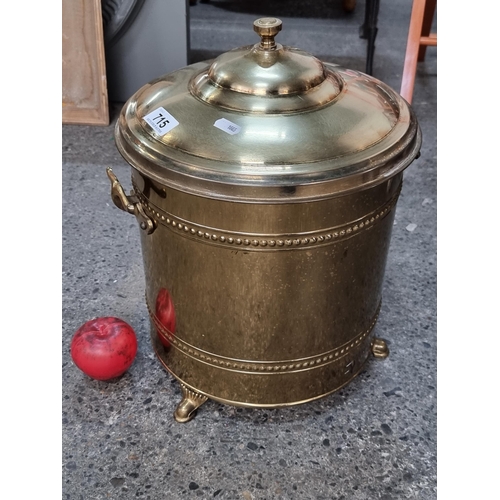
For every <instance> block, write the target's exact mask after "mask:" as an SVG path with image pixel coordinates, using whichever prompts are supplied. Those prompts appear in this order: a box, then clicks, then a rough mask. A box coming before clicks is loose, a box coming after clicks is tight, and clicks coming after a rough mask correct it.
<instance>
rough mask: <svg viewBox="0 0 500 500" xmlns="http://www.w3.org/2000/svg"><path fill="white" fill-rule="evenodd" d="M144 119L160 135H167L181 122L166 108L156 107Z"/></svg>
mask: <svg viewBox="0 0 500 500" xmlns="http://www.w3.org/2000/svg"><path fill="white" fill-rule="evenodd" d="M144 121H145V122H146V123H148V124H149V125H151V127H153V129H154V131H155V132H157V133H158V134H160V135H165V134H166V133H167V132H170V131H171V130H172V129H173V128H175V127H177V125H179V122H178V121H177V120H176V119H175V118H174V117H173V116H172V115H171V114H170V113H169V112H168V111H167V110H166V109H165V108H156V109H155V110H154V111H152V112H151V113H149V114H148V115H146V116H145V117H144Z"/></svg>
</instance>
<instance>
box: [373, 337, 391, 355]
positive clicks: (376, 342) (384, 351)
mask: <svg viewBox="0 0 500 500" xmlns="http://www.w3.org/2000/svg"><path fill="white" fill-rule="evenodd" d="M372 353H373V355H374V356H375V357H376V358H382V359H383V358H387V356H389V347H387V343H386V341H385V340H383V339H373V342H372Z"/></svg>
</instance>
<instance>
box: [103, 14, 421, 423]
mask: <svg viewBox="0 0 500 500" xmlns="http://www.w3.org/2000/svg"><path fill="white" fill-rule="evenodd" d="M254 29H255V31H256V32H257V34H259V35H260V36H261V41H260V43H256V44H255V45H249V46H246V47H241V48H239V49H235V50H233V51H230V52H228V53H225V54H222V55H220V56H219V57H218V58H216V59H215V60H214V61H206V62H204V63H199V64H194V65H191V66H188V67H186V68H183V69H181V70H178V71H176V72H174V73H172V74H170V75H166V76H164V77H162V78H159V79H157V80H155V81H153V82H151V83H150V84H148V85H145V86H144V87H143V88H142V89H140V90H139V91H138V92H137V93H136V94H135V95H134V96H132V97H131V98H130V99H129V101H128V102H127V103H126V105H125V106H124V108H123V110H122V113H121V115H120V119H119V121H118V123H117V126H116V132H115V137H116V144H117V147H118V149H119V151H120V152H121V154H122V155H123V157H124V158H125V159H126V160H127V161H128V162H129V163H130V164H131V165H132V167H133V169H132V185H133V191H132V193H131V195H130V196H126V195H125V193H124V191H123V188H122V187H121V185H120V184H119V182H118V180H117V179H116V177H114V175H112V173H111V172H108V175H109V176H110V180H111V182H112V197H113V200H114V202H115V204H117V206H118V207H119V208H121V209H122V210H125V211H127V212H130V213H134V214H135V215H136V217H137V218H138V220H139V223H140V225H141V227H143V226H144V227H143V229H144V230H143V231H141V244H142V254H143V258H144V271H145V278H146V303H147V307H148V311H149V315H150V319H151V338H152V343H153V346H154V349H155V352H156V354H157V356H158V358H159V359H160V361H161V363H162V364H163V365H164V366H165V368H166V369H167V370H169V371H170V372H171V373H172V375H174V376H175V377H176V378H177V379H178V380H179V381H180V382H181V384H182V390H183V399H182V401H181V402H180V403H179V406H178V408H177V410H176V413H175V418H176V420H177V421H180V422H185V421H188V420H190V419H191V418H192V416H193V415H194V412H195V410H196V408H198V407H199V406H200V405H201V404H202V403H203V402H204V401H205V400H206V398H212V399H214V400H217V401H221V402H224V403H228V404H234V405H240V406H248V407H279V406H288V405H294V404H299V403H305V402H307V401H311V400H314V399H317V398H320V397H323V396H326V395H327V394H330V393H332V392H334V391H336V390H338V389H339V388H341V387H343V386H344V385H345V384H347V383H348V382H349V381H350V380H351V379H352V378H353V377H355V376H356V374H357V373H359V371H360V370H361V369H362V367H363V365H364V363H365V362H366V360H367V359H368V358H369V357H370V356H371V355H374V356H375V357H380V358H382V357H385V356H387V355H388V348H387V345H386V343H385V342H384V341H383V340H381V339H378V338H375V337H374V326H375V323H376V321H377V317H378V314H379V311H380V304H381V299H382V284H383V277H384V270H385V265H386V259H387V253H388V249H389V243H390V236H391V229H392V225H393V220H394V212H395V208H396V203H397V200H398V196H399V194H400V191H401V186H402V176H403V170H404V169H405V168H406V167H407V166H408V165H409V164H410V163H411V162H412V161H413V160H414V158H415V157H416V156H417V155H418V152H419V149H420V144H421V134H420V129H419V127H418V123H417V121H416V119H415V116H414V114H413V111H412V110H411V107H410V106H409V105H408V104H407V103H406V102H405V101H404V100H403V99H402V98H401V97H400V96H399V95H398V94H397V93H395V92H394V91H393V90H392V89H390V88H389V87H388V86H387V85H385V84H383V83H382V82H380V81H378V80H376V79H374V78H372V77H369V76H367V75H364V74H362V73H359V72H356V71H351V70H348V69H344V68H340V67H339V66H336V65H333V64H325V63H322V62H321V61H319V60H318V59H317V58H315V57H313V56H311V55H310V54H307V53H305V52H302V51H300V50H298V49H292V48H290V47H284V46H282V45H280V44H279V43H277V42H276V41H275V40H274V37H275V36H276V35H277V34H278V32H279V31H280V29H281V21H280V20H279V19H276V18H264V19H260V20H257V21H256V22H255V23H254ZM159 107H162V108H164V110H165V111H166V112H167V113H169V114H171V115H172V116H173V117H174V118H175V120H176V121H177V122H178V124H177V125H174V127H173V128H171V129H169V131H168V132H167V133H163V134H162V133H161V130H160V129H157V130H158V131H157V130H156V129H155V127H153V126H152V125H150V124H149V123H147V122H146V120H145V119H144V117H145V116H147V115H148V114H150V113H152V112H156V110H157V109H158V108H159ZM151 116H155V115H151ZM221 119H225V120H229V122H231V123H232V124H233V127H232V128H231V130H229V131H224V130H221V129H220V128H217V127H216V126H214V124H215V123H217V121H219V120H221ZM226 132H228V133H226Z"/></svg>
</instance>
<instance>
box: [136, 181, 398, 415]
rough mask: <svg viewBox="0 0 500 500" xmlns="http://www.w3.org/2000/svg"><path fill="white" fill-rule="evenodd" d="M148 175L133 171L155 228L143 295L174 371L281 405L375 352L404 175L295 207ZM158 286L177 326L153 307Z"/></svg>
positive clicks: (241, 397)
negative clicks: (177, 186) (184, 188)
mask: <svg viewBox="0 0 500 500" xmlns="http://www.w3.org/2000/svg"><path fill="white" fill-rule="evenodd" d="M146 184H149V185H150V184H151V183H150V181H147V182H146V181H145V179H144V178H142V176H141V175H140V174H139V173H134V185H135V186H136V189H137V191H138V192H140V194H139V199H140V200H141V203H142V204H143V205H144V207H145V211H146V213H147V214H148V215H150V216H151V217H152V218H153V220H154V223H155V224H157V225H158V228H157V230H156V231H155V232H154V233H153V234H152V235H144V236H143V238H142V252H143V256H144V264H145V272H146V284H147V292H146V301H147V305H148V309H149V312H150V317H151V322H152V325H153V330H152V337H153V344H154V345H155V350H156V352H157V354H158V356H159V357H160V359H161V361H162V363H163V364H164V365H165V366H166V367H167V368H168V369H169V371H171V372H172V374H173V375H174V376H175V377H177V378H178V379H179V380H181V381H182V382H183V383H185V384H187V385H188V386H189V387H191V388H194V389H196V391H197V392H199V393H201V394H204V395H206V396H208V397H210V398H213V399H217V400H218V401H222V402H225V403H229V404H236V405H242V406H269V407H275V406H286V405H290V404H298V403H302V402H306V401H310V400H312V399H316V398H318V397H322V396H324V395H327V394H329V393H331V392H333V391H335V390H337V389H338V388H340V387H342V386H343V385H345V384H346V383H347V382H348V381H349V380H351V379H352V378H353V377H354V376H355V375H356V373H358V372H359V370H360V369H361V367H362V366H363V364H364V362H365V361H366V359H367V358H368V357H369V356H370V354H371V353H372V342H373V340H374V339H373V335H372V330H373V327H374V325H375V322H376V318H377V315H378V311H379V308H380V301H381V286H382V280H383V273H384V267H385V259H386V254H387V250H388V246H389V241H390V233H391V228H392V223H393V215H394V207H395V204H396V201H397V197H398V195H399V192H400V189H401V175H399V176H397V177H396V178H393V179H391V180H390V181H388V182H387V183H386V184H384V185H380V186H377V187H376V188H373V189H371V190H365V191H362V192H360V193H357V194H355V195H350V196H345V197H336V198H333V199H330V200H321V201H318V202H313V203H298V204H295V205H294V204H289V205H282V204H274V205H254V204H250V203H249V204H244V203H238V204H232V203H229V202H225V201H219V200H210V199H208V198H202V197H195V196H193V195H189V194H186V193H178V192H174V191H173V190H171V189H170V188H164V189H163V191H162V190H161V189H160V187H159V186H154V188H153V186H152V185H151V186H150V188H149V189H144V188H143V189H142V190H140V189H139V188H138V187H137V186H138V185H140V186H143V187H144V186H145V185H146ZM146 195H147V196H146ZM162 289H167V290H168V291H169V293H170V295H171V297H172V300H173V304H174V308H175V317H176V330H175V333H174V332H172V331H169V329H168V328H165V327H164V326H163V325H162V322H161V321H160V320H159V318H158V317H157V315H156V312H155V304H156V303H157V297H158V294H159V293H160V290H162ZM159 337H163V340H164V341H166V342H164V343H165V344H167V346H168V347H167V348H165V347H164V343H162V342H160V340H159Z"/></svg>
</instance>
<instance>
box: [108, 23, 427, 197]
mask: <svg viewBox="0 0 500 500" xmlns="http://www.w3.org/2000/svg"><path fill="white" fill-rule="evenodd" d="M281 26H282V23H281V21H280V20H279V19H276V18H264V19H258V20H257V21H255V22H254V30H255V31H256V32H257V33H258V34H259V35H260V37H261V41H260V43H257V44H255V45H249V46H246V47H241V48H238V49H234V50H232V51H229V52H226V53H224V54H222V55H220V56H219V57H217V58H216V59H215V60H213V61H206V62H202V63H197V64H193V65H190V66H187V67H185V68H182V69H180V70H178V71H175V72H173V73H170V74H168V75H165V76H163V77H161V78H158V79H157V80H154V81H152V82H150V83H149V84H147V85H145V86H144V87H142V88H141V89H139V91H138V92H136V94H134V95H133V96H132V97H131V98H130V99H129V100H128V102H127V103H126V104H125V106H124V107H123V110H122V112H121V115H120V119H119V120H118V123H117V125H116V134H115V136H116V143H117V147H118V149H119V151H120V152H121V154H122V155H123V156H124V158H125V159H126V160H127V161H128V162H129V163H130V164H131V165H132V166H133V167H134V168H136V169H137V170H139V171H141V172H142V173H144V174H145V175H147V176H149V177H152V178H155V179H156V180H158V181H160V182H162V183H163V184H166V185H170V186H172V187H175V188H177V189H181V190H184V191H188V192H193V193H196V194H199V195H202V196H210V197H221V198H230V199H234V200H235V201H243V200H247V199H255V200H267V201H276V202H280V201H286V200H287V199H289V198H290V193H291V192H293V197H294V198H297V199H301V198H302V199H311V198H318V197H325V196H332V195H337V194H341V193H346V192H349V191H353V190H358V189H362V188H365V187H369V186H371V185H374V184H376V183H379V182H383V181H384V180H385V179H387V178H388V177H389V176H391V175H395V174H396V173H398V172H399V171H401V170H403V169H404V168H405V167H407V166H408V165H409V164H410V163H411V161H412V160H413V159H414V158H415V156H416V155H417V153H418V150H419V148H420V143H421V135H420V130H419V127H418V124H417V121H416V119H415V117H414V115H413V112H412V110H411V108H410V106H409V105H408V104H407V103H406V102H405V101H404V100H403V99H402V97H400V96H399V95H398V94H397V93H396V92H394V91H393V90H392V89H391V88H389V87H388V86H387V85H385V84H384V83H382V82H381V81H379V80H377V79H375V78H372V77H370V76H368V75H365V74H363V73H360V72H357V71H352V70H348V69H344V68H341V67H339V66H337V65H334V64H328V63H322V62H321V61H320V60H318V59H317V58H316V57H314V56H312V55H311V54H308V53H306V52H303V51H301V50H299V49H295V48H291V47H284V46H282V45H280V44H279V43H276V42H275V40H274V37H275V36H276V35H277V34H278V32H279V31H280V30H281ZM283 188H285V189H283ZM287 193H288V194H287Z"/></svg>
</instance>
